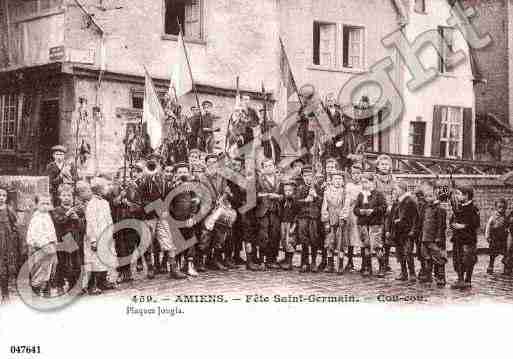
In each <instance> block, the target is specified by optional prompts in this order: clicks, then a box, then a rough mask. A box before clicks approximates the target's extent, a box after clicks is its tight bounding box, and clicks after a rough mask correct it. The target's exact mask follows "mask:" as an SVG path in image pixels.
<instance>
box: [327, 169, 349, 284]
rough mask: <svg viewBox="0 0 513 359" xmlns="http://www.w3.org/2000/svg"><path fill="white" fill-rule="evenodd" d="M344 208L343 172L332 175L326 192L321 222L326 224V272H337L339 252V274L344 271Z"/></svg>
mask: <svg viewBox="0 0 513 359" xmlns="http://www.w3.org/2000/svg"><path fill="white" fill-rule="evenodd" d="M343 208H344V174H343V172H341V171H333V172H332V173H331V185H330V186H328V187H327V188H326V190H325V191H324V196H323V201H322V209H321V222H323V223H324V232H325V234H326V236H325V243H324V247H325V249H326V251H327V256H328V266H327V267H326V272H328V273H333V272H334V271H335V255H336V254H337V252H338V257H339V259H338V273H339V274H342V273H343V271H344V251H343V247H342V227H343V225H342V220H341V218H340V217H341V213H342V210H343Z"/></svg>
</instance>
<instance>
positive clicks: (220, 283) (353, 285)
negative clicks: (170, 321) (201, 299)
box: [106, 255, 513, 305]
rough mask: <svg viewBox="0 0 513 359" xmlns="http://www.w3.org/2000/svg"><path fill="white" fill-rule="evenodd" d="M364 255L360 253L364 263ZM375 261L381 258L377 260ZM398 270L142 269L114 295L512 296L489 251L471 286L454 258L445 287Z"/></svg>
mask: <svg viewBox="0 0 513 359" xmlns="http://www.w3.org/2000/svg"><path fill="white" fill-rule="evenodd" d="M359 262H360V259H359V258H356V264H357V266H359V264H360V263H359ZM374 265H376V264H374ZM391 265H392V267H393V269H394V272H392V273H390V274H388V275H387V276H386V278H384V279H380V278H376V277H372V278H363V277H362V276H361V275H360V274H359V273H349V274H346V275H343V276H338V275H336V274H328V273H319V274H312V273H308V274H303V273H299V272H298V270H297V269H296V270H294V271H293V272H285V271H266V272H249V271H246V270H245V269H236V270H231V271H228V272H208V273H205V274H202V275H200V277H198V278H194V279H189V280H185V281H175V280H170V279H168V278H167V275H159V276H157V278H156V279H153V280H147V279H145V278H144V277H141V276H140V275H137V277H138V278H137V279H136V281H134V282H133V283H131V284H123V285H121V286H120V287H119V289H117V290H115V291H112V292H109V293H108V294H106V295H108V296H109V297H112V296H123V297H125V298H126V297H129V296H133V295H152V296H156V297H161V298H162V297H165V296H172V295H199V294H209V295H213V294H224V295H227V296H231V297H232V298H241V300H242V301H244V300H245V295H252V294H262V295H269V296H272V295H276V294H278V295H280V296H287V295H289V294H290V295H300V294H302V295H304V296H308V295H310V294H315V295H322V296H344V295H353V296H354V297H355V298H356V299H358V300H359V301H360V302H378V296H380V295H381V296H387V297H389V296H395V295H397V296H400V297H406V296H407V297H413V296H423V297H424V298H425V300H424V301H423V302H422V303H423V304H434V305H443V304H452V303H462V302H476V301H480V300H493V301H495V302H498V303H500V302H513V278H512V277H505V276H503V275H502V263H501V262H500V258H499V259H498V260H496V265H495V273H494V274H493V275H489V274H487V273H486V268H487V266H488V256H487V255H480V256H479V261H478V264H477V266H476V270H475V273H474V279H473V287H472V289H470V290H467V291H459V290H458V291H455V290H451V289H450V288H449V285H450V284H451V283H452V282H453V281H454V280H455V273H454V271H453V268H452V262H449V263H448V265H447V267H446V268H447V281H448V285H447V286H446V287H445V288H442V289H440V288H437V287H436V285H435V284H420V283H416V284H409V283H400V282H398V281H396V280H395V277H396V276H397V275H398V272H399V266H398V264H397V263H396V261H395V259H392V260H391Z"/></svg>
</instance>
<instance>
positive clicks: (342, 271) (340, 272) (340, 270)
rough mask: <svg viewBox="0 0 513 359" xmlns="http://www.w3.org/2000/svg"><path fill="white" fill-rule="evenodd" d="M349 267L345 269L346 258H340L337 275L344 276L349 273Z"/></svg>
mask: <svg viewBox="0 0 513 359" xmlns="http://www.w3.org/2000/svg"><path fill="white" fill-rule="evenodd" d="M347 267H348V266H346V268H344V257H339V258H338V268H337V274H338V275H344V274H345V273H347Z"/></svg>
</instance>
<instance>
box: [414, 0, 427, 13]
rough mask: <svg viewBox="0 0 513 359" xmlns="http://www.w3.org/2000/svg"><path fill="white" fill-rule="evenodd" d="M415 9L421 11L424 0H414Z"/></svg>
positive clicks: (422, 10)
mask: <svg viewBox="0 0 513 359" xmlns="http://www.w3.org/2000/svg"><path fill="white" fill-rule="evenodd" d="M415 11H416V12H420V13H423V12H424V11H425V9H424V0H415Z"/></svg>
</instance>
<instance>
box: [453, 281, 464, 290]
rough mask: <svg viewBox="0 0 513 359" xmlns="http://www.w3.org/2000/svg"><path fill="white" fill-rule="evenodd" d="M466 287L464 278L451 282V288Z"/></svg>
mask: <svg viewBox="0 0 513 359" xmlns="http://www.w3.org/2000/svg"><path fill="white" fill-rule="evenodd" d="M464 288H465V282H463V281H462V280H458V281H457V282H455V283H453V284H451V289H464Z"/></svg>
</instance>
